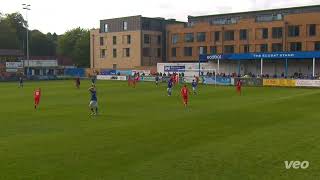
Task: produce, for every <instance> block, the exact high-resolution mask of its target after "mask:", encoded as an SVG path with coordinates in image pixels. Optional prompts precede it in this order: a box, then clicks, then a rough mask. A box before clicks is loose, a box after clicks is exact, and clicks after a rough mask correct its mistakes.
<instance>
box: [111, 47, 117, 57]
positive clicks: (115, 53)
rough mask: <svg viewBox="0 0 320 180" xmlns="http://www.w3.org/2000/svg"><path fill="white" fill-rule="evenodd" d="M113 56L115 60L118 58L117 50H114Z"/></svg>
mask: <svg viewBox="0 0 320 180" xmlns="http://www.w3.org/2000/svg"><path fill="white" fill-rule="evenodd" d="M112 56H113V58H116V57H117V49H113V51H112Z"/></svg>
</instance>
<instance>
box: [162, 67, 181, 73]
mask: <svg viewBox="0 0 320 180" xmlns="http://www.w3.org/2000/svg"><path fill="white" fill-rule="evenodd" d="M185 71H186V66H164V72H185Z"/></svg>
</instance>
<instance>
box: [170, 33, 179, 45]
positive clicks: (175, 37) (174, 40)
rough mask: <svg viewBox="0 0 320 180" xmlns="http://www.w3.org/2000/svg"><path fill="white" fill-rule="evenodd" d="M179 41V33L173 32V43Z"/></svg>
mask: <svg viewBox="0 0 320 180" xmlns="http://www.w3.org/2000/svg"><path fill="white" fill-rule="evenodd" d="M178 41H179V35H178V34H173V35H172V39H171V42H172V44H177V43H178Z"/></svg>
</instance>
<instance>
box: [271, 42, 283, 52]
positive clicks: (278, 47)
mask: <svg viewBox="0 0 320 180" xmlns="http://www.w3.org/2000/svg"><path fill="white" fill-rule="evenodd" d="M281 51H283V46H282V44H281V43H273V44H272V52H281Z"/></svg>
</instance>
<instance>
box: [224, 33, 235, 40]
mask: <svg viewBox="0 0 320 180" xmlns="http://www.w3.org/2000/svg"><path fill="white" fill-rule="evenodd" d="M224 40H225V41H233V40H234V31H225V32H224Z"/></svg>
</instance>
